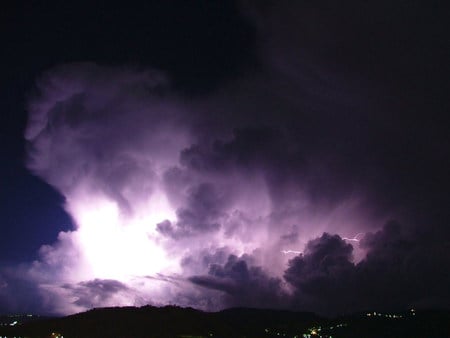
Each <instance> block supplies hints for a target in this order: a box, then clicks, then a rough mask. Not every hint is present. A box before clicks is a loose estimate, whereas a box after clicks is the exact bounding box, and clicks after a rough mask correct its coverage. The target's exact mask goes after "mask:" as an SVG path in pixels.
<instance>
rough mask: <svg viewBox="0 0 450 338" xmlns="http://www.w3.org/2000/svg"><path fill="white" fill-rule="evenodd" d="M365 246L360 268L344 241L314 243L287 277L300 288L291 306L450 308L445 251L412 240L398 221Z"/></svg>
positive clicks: (369, 238)
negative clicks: (365, 252) (364, 256)
mask: <svg viewBox="0 0 450 338" xmlns="http://www.w3.org/2000/svg"><path fill="white" fill-rule="evenodd" d="M360 245H361V247H363V248H364V249H366V250H367V256H366V258H364V259H363V260H362V261H360V262H359V263H357V264H355V263H353V261H352V251H353V248H352V246H351V245H350V244H348V243H346V242H345V241H344V240H342V239H341V238H340V237H339V236H338V235H334V236H332V235H329V234H326V233H325V234H323V235H322V236H321V237H320V238H316V239H314V240H311V241H310V242H308V244H307V246H306V249H305V252H304V253H303V254H302V255H300V256H297V257H295V258H293V259H291V260H290V261H289V263H288V268H287V269H286V271H285V273H284V278H285V280H286V281H287V282H288V283H289V284H291V285H292V286H293V287H294V293H293V294H292V298H291V300H290V301H291V306H293V307H294V308H301V309H308V308H309V309H313V310H314V311H317V312H321V313H329V314H337V313H344V312H351V311H356V310H359V311H363V310H369V309H381V310H401V309H405V308H406V307H415V306H419V307H436V306H437V307H441V306H442V307H448V306H450V302H449V299H450V298H449V295H450V293H449V291H448V288H447V287H446V285H448V283H449V282H450V274H449V273H448V272H447V271H448V270H447V269H446V268H445V267H446V266H448V264H449V263H450V261H449V259H448V257H447V256H446V255H445V253H444V251H445V249H444V248H436V246H435V245H434V243H427V242H426V241H424V240H423V239H420V238H414V237H411V235H408V234H406V233H405V228H404V227H402V226H401V225H400V224H399V223H397V222H395V221H391V222H388V223H387V224H386V225H385V226H384V227H383V229H381V230H380V231H377V232H375V233H368V234H367V235H366V236H365V237H364V238H363V239H362V240H361V242H360ZM447 247H448V245H447Z"/></svg>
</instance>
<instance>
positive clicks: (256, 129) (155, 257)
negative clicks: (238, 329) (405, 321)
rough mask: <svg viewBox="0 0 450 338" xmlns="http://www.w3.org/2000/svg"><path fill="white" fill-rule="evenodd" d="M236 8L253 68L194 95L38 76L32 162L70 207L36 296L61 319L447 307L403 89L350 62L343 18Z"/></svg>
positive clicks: (78, 68) (433, 149)
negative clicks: (68, 224) (96, 314)
mask: <svg viewBox="0 0 450 338" xmlns="http://www.w3.org/2000/svg"><path fill="white" fill-rule="evenodd" d="M289 3H290V2H289ZM242 6H243V9H242V10H243V12H244V14H245V15H246V18H247V19H248V20H250V21H251V23H252V24H253V25H254V26H255V27H256V29H257V32H258V34H259V35H258V37H257V41H258V43H257V44H256V45H257V48H258V49H257V50H255V53H256V54H259V59H258V60H255V63H256V62H257V63H258V65H259V67H258V68H257V69H252V71H251V72H250V71H249V72H247V73H246V72H243V73H242V74H241V76H240V77H237V78H234V79H232V80H230V79H229V80H228V81H227V82H224V83H221V84H220V85H217V84H216V85H217V86H216V87H214V88H215V90H211V91H209V92H208V93H207V94H202V95H192V94H185V93H186V92H183V91H182V90H181V91H180V90H178V91H177V90H175V89H174V88H173V87H172V86H171V84H170V79H168V77H167V76H166V75H165V74H164V72H160V71H155V70H150V69H149V68H136V67H129V66H123V67H112V66H102V65H99V64H95V63H75V64H65V65H60V66H58V67H55V68H53V69H51V70H49V71H48V72H47V73H46V74H44V75H43V76H42V77H41V78H40V80H38V82H37V86H36V91H35V94H34V95H33V96H32V98H31V99H30V102H29V122H28V127H27V130H26V135H25V136H26V139H27V141H28V145H29V159H28V168H29V169H30V170H31V171H32V172H33V173H34V174H35V175H37V176H39V177H40V178H42V179H43V180H45V181H46V182H47V183H49V184H50V185H51V186H52V187H54V188H55V189H56V190H58V191H59V192H60V193H61V194H62V195H63V196H64V197H65V205H64V208H65V209H66V211H67V212H68V213H69V214H70V215H71V217H72V218H73V220H74V224H75V227H74V229H71V230H70V231H67V232H62V233H60V234H59V236H58V239H57V241H56V242H55V243H50V244H45V245H43V246H42V248H41V249H40V252H39V258H38V259H37V260H36V261H35V262H32V263H30V264H28V265H26V266H25V267H23V269H24V271H26V272H27V274H26V276H27V278H26V280H27V281H29V282H30V281H31V282H30V283H32V284H33V285H34V287H33V290H34V291H33V292H38V291H39V293H40V294H41V295H47V296H46V297H48V299H51V301H49V302H47V303H46V304H47V307H48V308H49V309H52V310H54V311H58V312H61V313H68V312H74V311H80V310H83V309H86V308H89V307H91V306H102V305H114V304H118V305H125V304H130V305H134V304H145V303H152V304H165V303H176V304H180V305H190V306H197V307H201V308H205V309H217V308H221V307H225V306H237V305H239V306H259V307H266V306H273V307H286V308H296V309H304V310H315V311H319V312H347V311H354V310H361V309H365V308H366V307H371V306H373V307H382V306H386V307H402V306H403V307H405V306H409V305H412V304H437V303H438V302H437V301H436V300H440V303H442V304H445V303H446V302H447V303H446V304H448V300H449V294H448V291H446V289H445V287H444V286H445V285H448V283H447V281H448V280H449V278H448V273H447V272H446V271H447V270H446V269H443V268H442V267H444V266H448V254H447V253H445V252H444V251H445V250H444V249H443V248H448V241H446V240H445V238H448V237H445V236H444V235H448V234H449V231H448V227H447V226H446V223H445V222H447V220H446V218H445V217H444V215H447V214H448V211H447V209H448V208H447V206H446V203H444V199H442V198H440V197H441V196H442V190H448V189H444V188H445V187H447V188H448V184H446V183H445V184H444V183H442V182H440V181H439V182H437V181H438V180H435V179H434V178H436V177H441V175H442V174H443V173H444V172H445V175H446V171H445V170H444V169H443V168H441V167H440V166H436V165H435V164H436V162H437V161H438V160H441V159H442V158H443V157H445V156H443V154H444V153H443V152H442V149H444V148H445V147H443V146H442V144H446V143H445V142H443V140H444V139H443V136H442V134H441V133H440V131H441V129H440V127H436V128H435V127H434V125H435V124H436V122H435V121H430V120H428V119H427V118H426V116H424V114H421V115H417V116H420V118H418V117H417V116H416V115H414V116H412V114H410V109H409V108H412V107H414V106H415V103H416V101H418V100H417V99H415V98H412V99H411V100H412V101H411V103H409V104H406V103H403V102H402V103H399V102H397V101H395V102H391V99H390V98H392V97H395V96H396V95H397V94H398V95H400V97H405V95H406V94H408V93H407V92H404V91H403V87H402V86H400V85H399V86H398V88H397V87H396V88H392V87H389V86H387V84H386V81H384V80H383V79H380V78H375V79H373V80H372V81H371V77H370V76H365V75H373V74H374V73H376V72H374V71H373V70H370V69H368V68H367V65H366V64H356V65H355V68H352V67H351V65H352V60H351V59H349V57H350V56H352V55H366V53H367V51H368V50H371V47H370V46H365V45H364V46H362V47H361V48H360V47H358V44H357V43H358V42H361V38H360V37H359V36H358V35H355V34H353V33H354V30H353V29H352V28H351V27H354V26H353V25H356V26H355V27H359V25H360V24H361V22H360V19H359V18H357V17H353V16H352V15H350V14H349V12H348V11H346V10H342V9H340V10H338V11H337V12H336V14H339V15H340V16H336V17H335V12H334V11H331V12H326V13H325V14H322V12H321V11H317V10H316V9H314V8H312V7H311V6H309V5H308V4H306V3H303V2H298V3H296V4H295V5H292V4H291V5H288V2H284V1H279V2H278V1H277V2H271V1H269V2H264V4H263V3H255V2H252V1H249V2H246V4H245V5H242ZM267 6H268V7H267ZM369 7H370V6H369ZM338 17H343V18H346V19H348V20H349V21H345V22H348V24H349V27H347V26H346V27H341V26H340V22H341V21H340V20H338V19H336V18H338ZM383 17H384V16H383ZM316 19H317V20H316ZM367 25H368V26H370V25H371V24H370V23H368V24H367ZM337 26H339V27H340V29H336V30H335V29H334V28H335V27H337ZM363 27H365V28H364V29H366V33H369V32H372V28H371V26H370V27H367V26H366V25H363ZM384 28H386V27H384ZM348 30H349V31H350V32H352V34H349V31H348ZM399 32H400V33H401V32H403V28H399ZM385 33H386V32H385V31H384V30H381V31H380V33H379V35H377V36H376V37H377V38H380V39H381V40H383V39H384V37H385V35H386V34H385ZM336 37H337V38H336ZM335 38H336V39H335ZM362 40H364V39H362ZM375 40H376V39H375ZM364 41H365V40H364ZM371 41H372V40H371ZM355 43H356V44H355ZM377 46H379V45H377ZM380 46H381V45H380ZM380 48H381V47H380ZM366 49H367V50H366ZM338 50H342V52H343V53H342V55H340V57H339V58H337V59H336V58H334V56H333V55H334V54H335V53H332V52H331V51H338ZM353 51H354V52H353ZM387 51H389V49H387ZM387 51H386V50H384V49H383V50H382V51H380V53H381V55H382V57H384V58H385V61H386V62H387V66H389V67H392V68H395V66H396V65H397V64H398V63H399V62H398V61H395V60H394V61H392V63H389V62H390V61H389V60H390V59H389V58H387V55H388V54H389V53H387ZM363 63H364V62H363ZM382 67H383V65H382V64H376V67H375V68H376V69H375V70H380V69H381V68H382ZM358 74H362V75H360V76H358ZM401 83H402V82H401V81H400V84H401ZM394 87H395V86H394ZM181 93H184V94H181ZM411 96H413V95H411ZM412 118H414V119H413V120H411V119H412ZM422 120H423V121H424V123H421V121H422ZM417 135H421V136H420V137H417ZM425 140H426V142H425ZM445 158H447V157H445ZM444 161H446V160H444ZM443 167H444V166H443ZM441 183H442V184H443V186H441V185H440V184H441ZM440 211H442V212H440ZM390 219H395V220H396V221H395V222H388V221H389V220H390ZM399 224H403V225H402V226H400V225H399ZM428 224H429V225H428ZM443 224H444V225H445V226H443ZM357 234H358V236H357V238H356V237H355V236H356V235H357ZM349 239H350V240H349ZM299 253H300V254H299ZM433 274H434V275H435V276H437V277H436V278H426V277H424V276H430V275H433ZM8 278H10V277H8ZM8 278H6V277H5V278H3V279H2V280H1V281H0V292H3V291H2V290H4V289H5V288H6V287H8V285H10V283H9V279H8ZM446 283H447V284H446ZM5 285H6V286H5ZM36 290H38V291H36ZM430 290H433V291H430ZM218 294H219V295H220V296H219V297H217V295H218ZM381 300H383V302H384V303H382V302H381ZM94 303H95V304H94ZM30 304H31V303H30ZM30 307H32V305H30Z"/></svg>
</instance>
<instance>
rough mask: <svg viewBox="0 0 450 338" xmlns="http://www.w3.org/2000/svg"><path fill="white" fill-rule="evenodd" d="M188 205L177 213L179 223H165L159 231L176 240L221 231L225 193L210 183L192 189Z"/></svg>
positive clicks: (225, 203)
mask: <svg viewBox="0 0 450 338" xmlns="http://www.w3.org/2000/svg"><path fill="white" fill-rule="evenodd" d="M187 194H188V196H187V203H186V206H185V207H183V208H179V209H178V210H177V211H176V214H177V219H178V221H177V222H176V223H174V224H172V223H171V222H170V221H167V220H166V221H164V222H162V223H159V224H158V225H157V230H158V231H159V232H160V233H161V234H163V235H165V236H169V237H172V238H174V239H176V238H180V237H186V236H191V235H195V234H198V233H202V234H204V233H207V232H211V231H217V230H219V228H220V226H221V224H220V218H221V217H223V216H224V214H225V211H224V210H225V209H226V207H227V199H226V196H224V193H223V192H221V191H218V189H217V188H216V187H215V186H214V185H212V184H208V183H202V184H199V185H196V186H194V187H191V188H190V189H189V190H188V192H187Z"/></svg>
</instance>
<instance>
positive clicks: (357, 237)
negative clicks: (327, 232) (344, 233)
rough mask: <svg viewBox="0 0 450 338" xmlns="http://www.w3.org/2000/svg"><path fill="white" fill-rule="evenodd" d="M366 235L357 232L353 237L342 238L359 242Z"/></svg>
mask: <svg viewBox="0 0 450 338" xmlns="http://www.w3.org/2000/svg"><path fill="white" fill-rule="evenodd" d="M363 236H364V233H363V232H360V233H357V234H356V235H355V236H353V237H352V238H349V237H342V239H343V240H344V241H350V242H359V241H360V240H361V238H362V237H363Z"/></svg>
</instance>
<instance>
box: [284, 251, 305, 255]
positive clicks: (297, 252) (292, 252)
mask: <svg viewBox="0 0 450 338" xmlns="http://www.w3.org/2000/svg"><path fill="white" fill-rule="evenodd" d="M281 253H283V254H285V255H287V254H296V255H301V254H302V252H301V251H296V250H281Z"/></svg>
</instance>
